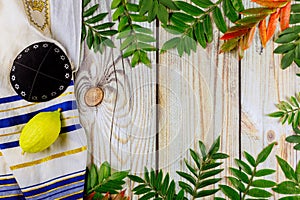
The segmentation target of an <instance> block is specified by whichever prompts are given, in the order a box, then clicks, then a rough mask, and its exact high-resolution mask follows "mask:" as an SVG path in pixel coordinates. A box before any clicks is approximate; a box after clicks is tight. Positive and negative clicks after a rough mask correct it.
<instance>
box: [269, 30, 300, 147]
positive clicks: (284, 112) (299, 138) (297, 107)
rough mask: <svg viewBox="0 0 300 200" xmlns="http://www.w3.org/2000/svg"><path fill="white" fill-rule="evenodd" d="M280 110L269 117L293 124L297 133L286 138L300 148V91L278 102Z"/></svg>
mask: <svg viewBox="0 0 300 200" xmlns="http://www.w3.org/2000/svg"><path fill="white" fill-rule="evenodd" d="M287 30H288V29H287ZM276 107H277V108H278V111H276V112H273V113H270V114H268V116H269V117H274V118H279V120H280V121H281V123H282V124H285V123H288V124H290V125H291V126H292V128H293V130H294V132H295V133H296V135H291V136H288V137H287V138H286V141H287V142H289V143H294V144H295V146H294V149H295V150H300V129H299V123H300V93H299V94H297V95H296V96H291V97H290V99H289V100H288V101H281V102H279V103H278V104H276Z"/></svg>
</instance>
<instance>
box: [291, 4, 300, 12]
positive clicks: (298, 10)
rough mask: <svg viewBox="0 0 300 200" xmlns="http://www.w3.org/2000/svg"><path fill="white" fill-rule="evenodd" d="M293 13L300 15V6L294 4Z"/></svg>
mask: <svg viewBox="0 0 300 200" xmlns="http://www.w3.org/2000/svg"><path fill="white" fill-rule="evenodd" d="M291 12H293V13H299V12H300V4H293V5H292V6H291Z"/></svg>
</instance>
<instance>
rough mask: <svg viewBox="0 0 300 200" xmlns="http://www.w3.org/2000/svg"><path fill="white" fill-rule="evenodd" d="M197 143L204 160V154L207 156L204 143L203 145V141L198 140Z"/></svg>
mask: <svg viewBox="0 0 300 200" xmlns="http://www.w3.org/2000/svg"><path fill="white" fill-rule="evenodd" d="M198 144H199V149H200V151H201V154H202V158H203V160H204V159H205V158H206V156H207V153H206V147H205V145H204V143H203V142H202V141H199V142H198Z"/></svg>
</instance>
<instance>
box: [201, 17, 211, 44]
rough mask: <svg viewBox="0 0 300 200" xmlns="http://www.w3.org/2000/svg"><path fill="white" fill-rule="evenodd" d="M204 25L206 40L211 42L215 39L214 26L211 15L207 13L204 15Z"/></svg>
mask: <svg viewBox="0 0 300 200" xmlns="http://www.w3.org/2000/svg"><path fill="white" fill-rule="evenodd" d="M203 25H204V33H205V35H206V41H207V42H208V43H210V42H212V40H213V28H212V23H211V19H210V16H209V15H206V17H204V19H203Z"/></svg>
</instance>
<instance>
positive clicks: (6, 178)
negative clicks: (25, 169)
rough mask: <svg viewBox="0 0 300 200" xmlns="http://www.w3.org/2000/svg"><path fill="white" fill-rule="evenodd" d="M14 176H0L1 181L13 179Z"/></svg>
mask: <svg viewBox="0 0 300 200" xmlns="http://www.w3.org/2000/svg"><path fill="white" fill-rule="evenodd" d="M12 178H14V177H13V176H5V177H2V178H0V181H3V180H8V179H12Z"/></svg>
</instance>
